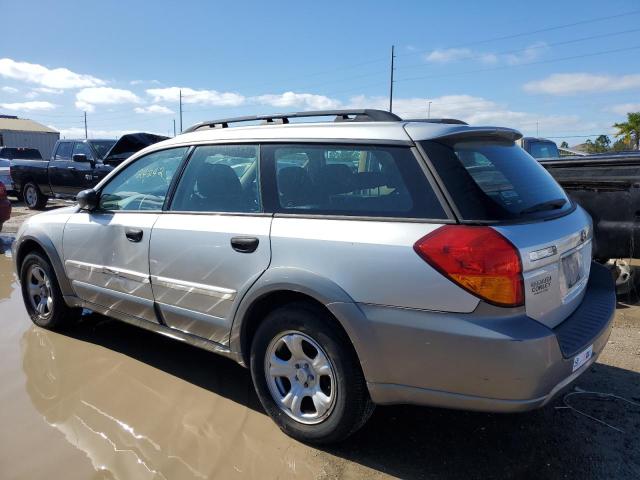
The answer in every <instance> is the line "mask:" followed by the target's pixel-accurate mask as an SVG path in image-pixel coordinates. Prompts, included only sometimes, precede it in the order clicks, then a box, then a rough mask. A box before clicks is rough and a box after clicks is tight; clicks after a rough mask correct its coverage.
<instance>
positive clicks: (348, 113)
mask: <svg viewBox="0 0 640 480" xmlns="http://www.w3.org/2000/svg"><path fill="white" fill-rule="evenodd" d="M333 116H335V117H336V118H335V120H334V121H336V122H400V121H402V119H401V118H400V117H399V116H397V115H395V114H393V113H391V112H387V111H386V110H373V109H360V110H315V111H308V112H291V113H274V114H272V115H249V116H246V117H233V118H223V119H220V120H210V121H206V122H200V123H196V124H195V125H193V126H191V127H189V128H187V129H186V130H185V131H184V132H182V133H189V132H195V131H196V130H199V129H201V128H228V127H229V124H230V123H240V122H255V121H257V120H264V123H265V124H267V125H269V124H283V123H289V119H290V118H307V117H333Z"/></svg>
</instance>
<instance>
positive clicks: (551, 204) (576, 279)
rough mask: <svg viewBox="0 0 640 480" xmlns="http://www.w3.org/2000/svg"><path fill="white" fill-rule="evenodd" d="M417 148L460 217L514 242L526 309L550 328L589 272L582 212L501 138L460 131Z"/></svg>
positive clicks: (587, 223)
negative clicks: (423, 155) (520, 267)
mask: <svg viewBox="0 0 640 480" xmlns="http://www.w3.org/2000/svg"><path fill="white" fill-rule="evenodd" d="M410 133H411V132H410ZM421 147H422V148H423V150H424V152H425V153H426V156H427V158H428V160H429V162H430V164H431V166H432V167H433V168H434V169H435V171H436V173H437V175H438V177H439V179H440V180H441V182H442V183H443V185H444V188H445V190H446V191H447V193H448V194H449V196H450V198H451V202H452V206H453V207H454V209H455V210H456V213H457V215H458V216H459V218H460V220H461V222H463V223H482V224H488V225H492V226H493V228H494V229H496V230H497V231H498V232H500V233H501V234H502V235H503V236H504V237H506V238H507V239H508V240H509V241H511V243H512V244H513V245H514V246H515V247H516V248H518V250H519V252H520V257H521V262H522V269H523V277H524V288H525V307H526V312H527V315H528V316H529V317H531V318H534V319H536V320H538V321H540V322H541V323H543V324H545V325H547V326H549V327H551V328H553V327H555V326H557V325H558V324H559V323H561V322H562V321H563V320H564V319H565V318H566V317H567V316H568V315H569V314H571V313H572V312H573V310H574V309H575V308H576V307H577V306H578V305H579V304H580V302H581V301H582V297H583V295H584V290H585V287H586V283H587V279H588V277H589V271H590V265H591V250H592V240H591V239H592V228H591V220H590V218H589V216H588V214H586V212H584V210H582V209H581V208H580V207H576V206H575V205H573V204H572V202H571V201H570V200H569V198H568V197H567V195H566V194H565V192H564V191H563V190H562V188H561V187H560V185H558V184H557V183H556V181H555V180H554V179H553V177H552V176H551V175H550V174H549V173H548V172H547V171H546V170H545V169H544V168H543V167H542V166H540V165H539V164H538V162H537V161H535V160H534V159H533V158H532V157H531V156H530V155H528V154H527V153H526V152H525V151H524V150H522V149H521V148H519V147H517V146H516V145H515V144H514V143H513V141H512V140H510V139H508V138H505V137H500V136H496V135H489V136H486V137H484V138H483V137H477V136H476V137H473V138H465V137H464V136H460V135H459V136H456V137H454V138H442V139H436V140H433V141H425V142H421Z"/></svg>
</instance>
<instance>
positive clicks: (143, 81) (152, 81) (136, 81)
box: [129, 79, 160, 85]
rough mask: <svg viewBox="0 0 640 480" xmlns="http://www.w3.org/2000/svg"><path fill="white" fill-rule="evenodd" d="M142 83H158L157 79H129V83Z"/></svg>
mask: <svg viewBox="0 0 640 480" xmlns="http://www.w3.org/2000/svg"><path fill="white" fill-rule="evenodd" d="M143 83H151V84H153V85H160V81H159V80H155V79H154V80H131V81H130V82H129V85H142V84H143Z"/></svg>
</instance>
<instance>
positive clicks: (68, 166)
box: [49, 142, 75, 196]
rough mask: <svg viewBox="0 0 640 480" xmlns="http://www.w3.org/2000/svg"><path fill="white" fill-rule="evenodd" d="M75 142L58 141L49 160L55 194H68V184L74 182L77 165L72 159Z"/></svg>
mask: <svg viewBox="0 0 640 480" xmlns="http://www.w3.org/2000/svg"><path fill="white" fill-rule="evenodd" d="M73 143H74V142H58V148H57V149H56V151H55V153H54V155H53V158H52V160H51V161H50V162H49V183H50V184H51V190H52V191H53V193H54V194H55V195H63V196H66V195H68V193H67V189H68V185H69V184H71V183H73V182H74V173H73V170H74V169H75V165H74V162H73V161H72V160H71V156H72V154H73Z"/></svg>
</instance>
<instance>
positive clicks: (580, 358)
mask: <svg viewBox="0 0 640 480" xmlns="http://www.w3.org/2000/svg"><path fill="white" fill-rule="evenodd" d="M592 356H593V345H589V348H587V349H586V350H583V351H582V352H580V353H579V354H578V355H576V356H575V357H573V371H574V372H575V371H576V370H577V369H579V368H580V367H581V366H583V365H584V364H585V363H587V362H588V361H589V359H590V358H591V357H592Z"/></svg>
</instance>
